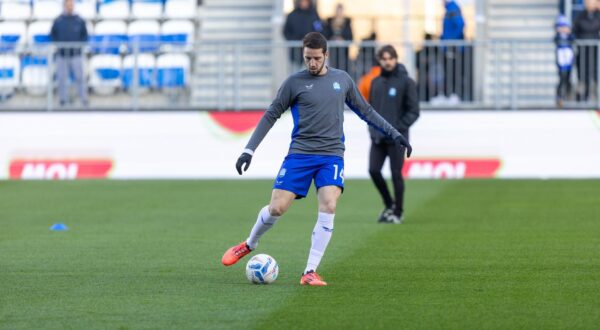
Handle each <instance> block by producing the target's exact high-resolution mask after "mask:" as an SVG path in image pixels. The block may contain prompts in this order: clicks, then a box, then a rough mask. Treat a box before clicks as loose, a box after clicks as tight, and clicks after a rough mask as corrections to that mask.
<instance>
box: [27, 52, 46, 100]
mask: <svg viewBox="0 0 600 330" xmlns="http://www.w3.org/2000/svg"><path fill="white" fill-rule="evenodd" d="M21 74H22V76H21V84H22V85H23V87H24V88H25V91H27V93H28V94H31V95H38V96H39V95H44V94H45V93H46V92H47V87H48V74H49V72H48V59H47V58H46V57H38V56H25V57H23V60H22V61H21Z"/></svg>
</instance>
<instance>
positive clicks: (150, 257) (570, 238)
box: [0, 180, 600, 329]
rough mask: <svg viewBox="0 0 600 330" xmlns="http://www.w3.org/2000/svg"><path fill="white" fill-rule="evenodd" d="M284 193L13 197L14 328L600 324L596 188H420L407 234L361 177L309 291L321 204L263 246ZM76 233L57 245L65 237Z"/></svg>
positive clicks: (9, 247)
mask: <svg viewBox="0 0 600 330" xmlns="http://www.w3.org/2000/svg"><path fill="white" fill-rule="evenodd" d="M270 191H271V181H266V180H265V181H247V180H232V181H70V182H64V181H63V182H58V181H54V182H6V181H4V182H0V329H94V328H99V329H138V328H154V329H187V328H201V329H207V328H238V329H240V328H253V329H260V328H272V329H286V328H323V329H340V328H351V329H367V328H376V329H378V328H386V329H388V328H389V329H407V328H408V329H437V328H444V329H482V328H486V329H487V328H497V329H591V328H598V326H599V325H600V181H594V180H589V181H585V180H582V181H568V180H557V181H553V180H548V181H521V180H506V181H498V180H483V181H479V180H466V181H410V182H408V186H407V202H406V204H407V207H406V208H407V214H406V219H405V223H404V224H402V225H378V224H376V223H375V220H376V217H377V215H378V213H379V212H380V211H381V204H380V201H379V199H378V196H377V194H376V192H375V190H374V188H373V186H372V184H371V182H370V181H362V180H348V181H347V182H346V192H345V193H344V195H343V196H342V199H341V200H340V203H339V205H338V211H337V216H336V220H335V232H334V235H333V238H332V240H331V243H330V245H329V248H328V250H327V253H326V255H325V257H324V259H323V261H322V263H321V266H320V268H319V273H320V274H321V275H322V276H323V277H324V279H325V280H327V281H328V282H329V283H330V285H329V286H328V287H320V288H318V287H315V288H313V287H302V286H300V285H299V280H300V273H301V272H302V270H303V269H304V266H305V263H306V258H307V254H308V249H309V245H310V234H311V231H312V228H313V226H314V223H315V220H316V198H315V196H314V190H311V193H310V196H309V197H308V198H307V199H305V200H301V201H296V202H295V203H294V205H292V208H291V209H290V211H289V212H288V213H287V214H286V215H285V216H284V217H282V218H281V219H280V221H279V222H278V223H277V224H276V226H275V227H274V228H273V229H272V230H271V231H270V232H268V233H267V234H266V235H265V236H264V237H263V240H262V242H261V244H260V246H259V248H258V251H257V252H259V253H267V254H270V255H272V256H273V257H274V258H275V259H276V260H277V261H278V262H279V266H280V273H279V275H280V276H279V278H278V280H277V281H276V282H275V283H274V284H272V285H268V286H257V285H252V284H250V283H248V282H247V280H246V278H245V274H244V268H245V264H246V260H243V261H242V262H240V263H239V264H236V265H234V266H232V267H227V268H226V267H223V266H222V265H221V264H220V258H221V256H222V254H223V252H224V251H225V250H226V249H227V248H228V247H230V246H231V245H233V244H236V243H239V242H240V241H242V240H244V239H245V238H246V237H247V235H248V232H249V230H250V228H251V227H252V225H253V223H254V221H255V218H256V214H257V212H258V210H259V209H260V208H261V207H262V206H264V205H266V204H267V203H268V199H269V197H270ZM57 222H62V223H65V224H66V225H67V226H69V230H68V231H65V232H53V231H50V230H49V227H50V225H51V224H52V223H57Z"/></svg>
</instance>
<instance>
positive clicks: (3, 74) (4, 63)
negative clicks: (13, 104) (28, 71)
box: [0, 55, 21, 96]
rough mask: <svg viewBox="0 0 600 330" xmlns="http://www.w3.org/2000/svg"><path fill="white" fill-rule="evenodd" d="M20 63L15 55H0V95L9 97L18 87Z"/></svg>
mask: <svg viewBox="0 0 600 330" xmlns="http://www.w3.org/2000/svg"><path fill="white" fill-rule="evenodd" d="M20 77H21V63H20V61H19V57H18V56H16V55H0V95H3V96H5V95H11V94H12V93H13V92H14V90H15V89H16V88H17V87H18V86H19V80H20Z"/></svg>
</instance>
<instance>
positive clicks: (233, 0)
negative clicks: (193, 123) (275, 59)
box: [191, 0, 277, 110]
mask: <svg viewBox="0 0 600 330" xmlns="http://www.w3.org/2000/svg"><path fill="white" fill-rule="evenodd" d="M276 1H277V0H253V1H248V0H204V4H203V6H202V7H203V10H202V13H201V16H202V17H201V19H202V29H201V31H200V32H199V34H198V40H197V41H198V43H199V47H198V51H197V53H196V61H195V68H196V70H195V76H194V80H193V85H192V86H193V88H192V97H191V101H192V104H193V105H194V106H195V107H198V108H201V109H238V110H242V109H264V108H266V107H267V106H268V105H269V104H270V102H271V97H272V95H271V89H272V86H271V84H272V79H271V77H272V70H271V65H270V63H271V56H272V55H271V54H272V51H271V47H270V43H271V40H272V36H273V24H272V22H271V18H272V16H273V11H274V7H275V2H276Z"/></svg>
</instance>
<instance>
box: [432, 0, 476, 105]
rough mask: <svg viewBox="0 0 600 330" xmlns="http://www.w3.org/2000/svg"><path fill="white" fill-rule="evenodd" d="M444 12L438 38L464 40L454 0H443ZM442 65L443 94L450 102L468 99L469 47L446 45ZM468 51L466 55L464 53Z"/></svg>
mask: <svg viewBox="0 0 600 330" xmlns="http://www.w3.org/2000/svg"><path fill="white" fill-rule="evenodd" d="M444 5H445V7H446V13H445V15H444V21H443V29H442V35H441V36H440V40H442V42H443V41H452V40H464V39H465V33H464V30H465V21H464V19H463V16H462V12H461V10H460V6H459V5H458V3H456V1H454V0H444ZM442 52H443V55H444V57H443V63H442V65H443V67H444V94H445V95H446V97H449V100H450V101H451V102H452V103H458V102H459V101H460V99H469V98H470V90H471V86H472V80H471V79H470V77H469V76H468V75H467V72H471V71H469V70H467V68H470V67H471V63H469V62H467V61H470V60H471V59H472V56H469V55H472V54H471V53H470V52H471V49H470V48H469V49H466V48H465V47H464V46H463V45H448V46H444V47H443V48H442ZM467 52H468V53H469V54H468V55H466V53H467Z"/></svg>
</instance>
